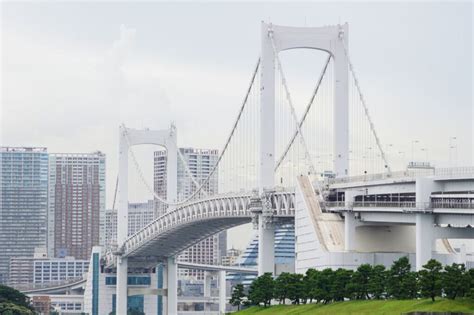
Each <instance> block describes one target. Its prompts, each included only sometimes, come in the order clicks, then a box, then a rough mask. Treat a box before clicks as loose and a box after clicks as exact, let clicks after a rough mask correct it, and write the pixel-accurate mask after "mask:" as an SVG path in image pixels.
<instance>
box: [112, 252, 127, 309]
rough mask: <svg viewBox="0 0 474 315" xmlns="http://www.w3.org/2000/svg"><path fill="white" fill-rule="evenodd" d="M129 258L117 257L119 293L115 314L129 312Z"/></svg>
mask: <svg viewBox="0 0 474 315" xmlns="http://www.w3.org/2000/svg"><path fill="white" fill-rule="evenodd" d="M127 280H128V259H127V258H124V257H118V259H117V295H116V300H115V301H116V312H115V314H127V296H128V288H127Z"/></svg>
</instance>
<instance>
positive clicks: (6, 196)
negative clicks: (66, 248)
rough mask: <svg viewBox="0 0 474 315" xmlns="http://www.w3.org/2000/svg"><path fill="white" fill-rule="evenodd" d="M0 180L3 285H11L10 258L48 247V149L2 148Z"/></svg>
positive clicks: (0, 250)
mask: <svg viewBox="0 0 474 315" xmlns="http://www.w3.org/2000/svg"><path fill="white" fill-rule="evenodd" d="M0 179H1V183H0V283H8V280H9V269H10V258H11V257H20V256H22V257H25V256H26V257H33V253H34V250H35V248H36V247H45V246H46V230H47V220H46V216H47V206H48V152H47V149H46V148H35V147H1V148H0Z"/></svg>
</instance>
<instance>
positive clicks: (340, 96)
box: [259, 22, 349, 191]
mask: <svg viewBox="0 0 474 315" xmlns="http://www.w3.org/2000/svg"><path fill="white" fill-rule="evenodd" d="M348 35H349V25H348V24H347V23H345V24H343V25H331V26H323V27H289V26H280V25H273V24H271V23H270V24H269V23H265V22H262V27H261V38H262V47H261V81H260V82H261V83H260V84H261V86H260V91H261V94H260V106H261V108H260V119H261V121H260V174H259V179H260V181H259V182H260V184H259V186H260V190H261V191H263V190H264V189H273V187H274V185H275V179H274V166H275V57H276V56H275V51H276V53H279V52H280V51H283V50H289V49H301V48H306V49H318V50H323V51H326V52H328V53H329V54H330V55H331V57H332V58H333V59H334V74H335V75H334V115H333V117H334V139H333V140H334V152H333V156H334V172H335V174H336V177H342V176H347V175H348V174H349V96H348V95H349V93H348V90H349V63H348V59H347V55H346V52H345V50H344V45H347V42H348ZM272 40H273V43H274V46H275V50H274V49H273V46H272ZM346 48H347V46H346Z"/></svg>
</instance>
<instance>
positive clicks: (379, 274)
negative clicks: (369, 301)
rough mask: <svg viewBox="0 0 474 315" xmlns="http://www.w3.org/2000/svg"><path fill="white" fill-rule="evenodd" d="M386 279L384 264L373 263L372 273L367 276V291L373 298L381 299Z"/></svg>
mask: <svg viewBox="0 0 474 315" xmlns="http://www.w3.org/2000/svg"><path fill="white" fill-rule="evenodd" d="M386 280H387V272H386V271H385V266H383V265H375V266H374V267H373V268H372V274H371V275H370V278H369V284H368V288H369V293H370V295H371V296H372V298H374V299H377V300H378V299H381V298H383V297H384V294H385V282H386Z"/></svg>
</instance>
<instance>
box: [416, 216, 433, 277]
mask: <svg viewBox="0 0 474 315" xmlns="http://www.w3.org/2000/svg"><path fill="white" fill-rule="evenodd" d="M433 225H434V218H433V215H431V214H425V213H418V214H417V215H416V270H417V271H418V270H420V269H422V268H423V265H424V264H426V263H427V262H428V260H430V259H431V254H432V251H433V236H434V235H433V230H434V226H433Z"/></svg>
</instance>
